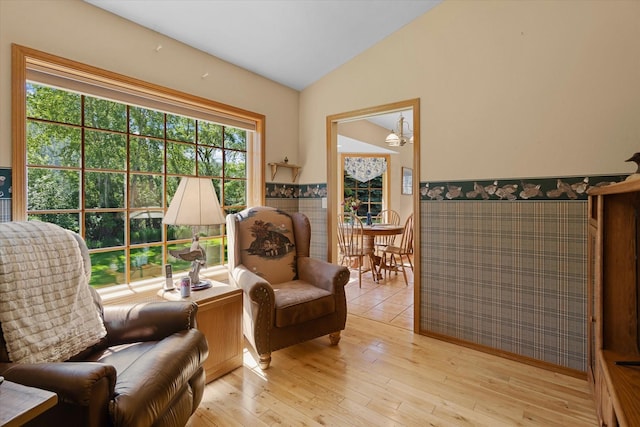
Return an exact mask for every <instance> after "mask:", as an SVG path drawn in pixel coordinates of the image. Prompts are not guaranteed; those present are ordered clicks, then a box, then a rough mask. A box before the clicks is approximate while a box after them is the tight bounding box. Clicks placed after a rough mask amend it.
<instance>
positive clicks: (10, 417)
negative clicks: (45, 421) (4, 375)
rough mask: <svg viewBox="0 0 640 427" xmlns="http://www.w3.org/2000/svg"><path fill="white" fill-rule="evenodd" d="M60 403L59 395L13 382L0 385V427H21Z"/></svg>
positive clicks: (4, 382)
mask: <svg viewBox="0 0 640 427" xmlns="http://www.w3.org/2000/svg"><path fill="white" fill-rule="evenodd" d="M57 403H58V395H57V394H55V393H53V392H50V391H47V390H41V389H39V388H34V387H27V386H24V385H22V384H18V383H14V382H11V381H6V380H5V381H3V382H2V384H0V426H2V427H13V426H21V425H23V424H25V423H26V422H28V421H31V420H32V419H34V418H35V417H37V416H38V415H40V414H42V413H43V412H44V411H46V410H47V409H49V408H53V407H54V406H55V405H56V404H57Z"/></svg>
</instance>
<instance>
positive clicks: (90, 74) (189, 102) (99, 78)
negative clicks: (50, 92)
mask: <svg viewBox="0 0 640 427" xmlns="http://www.w3.org/2000/svg"><path fill="white" fill-rule="evenodd" d="M11 58H12V64H11V68H12V70H11V71H12V75H11V96H12V100H11V107H12V117H11V124H12V188H13V192H12V220H13V221H25V220H26V219H27V195H26V190H27V166H26V165H27V152H26V147H27V141H26V134H27V132H26V117H27V111H26V96H27V94H26V81H27V78H28V77H27V76H28V73H29V72H30V70H31V71H37V72H39V73H42V72H44V71H47V70H48V72H50V73H52V74H53V75H56V74H57V73H60V75H64V76H65V78H66V79H74V78H76V79H77V81H78V82H83V84H89V83H91V84H93V85H95V86H96V87H100V86H104V87H105V88H111V89H114V88H121V89H122V90H123V91H124V92H126V93H130V94H136V95H137V96H140V97H145V96H146V97H149V98H150V99H153V100H155V101H162V102H164V103H165V104H166V105H175V106H176V108H175V109H172V111H170V112H171V113H176V112H179V111H184V108H187V107H188V108H191V109H192V110H193V111H197V110H200V111H202V112H207V111H208V112H213V113H217V114H219V117H224V116H227V117H230V118H237V119H238V120H239V122H244V123H245V124H247V123H253V126H254V127H255V133H253V134H252V135H253V137H252V138H247V157H248V161H247V189H248V194H247V204H248V205H261V204H264V197H265V195H264V193H265V185H264V149H265V129H266V124H265V122H266V119H265V116H264V115H262V114H258V113H254V112H251V111H247V110H243V109H240V108H237V107H233V106H229V105H226V104H222V103H219V102H215V101H211V100H209V99H205V98H201V97H198V96H195V95H191V94H187V93H184V92H180V91H177V90H174V89H170V88H166V87H163V86H159V85H156V84H153V83H149V82H145V81H142V80H138V79H135V78H132V77H128V76H124V75H122V74H118V73H115V72H111V71H107V70H103V69H101V68H97V67H93V66H90V65H86V64H82V63H80V62H76V61H72V60H69V59H65V58H62V57H59V56H55V55H52V54H49V53H46V52H41V51H38V50H35V49H31V48H28V47H25V46H20V45H17V44H12V45H11ZM178 114H179V113H178ZM201 117H202V118H205V119H206V117H207V116H201ZM209 117H210V116H209ZM239 122H236V123H239ZM229 123H230V122H227V124H229Z"/></svg>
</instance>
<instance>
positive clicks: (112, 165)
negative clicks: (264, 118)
mask: <svg viewBox="0 0 640 427" xmlns="http://www.w3.org/2000/svg"><path fill="white" fill-rule="evenodd" d="M26 107H27V117H28V119H27V179H28V188H27V214H28V218H29V219H30V220H40V221H46V222H52V223H55V224H58V225H60V226H62V227H63V228H66V229H69V230H72V231H75V232H78V233H80V234H81V235H82V236H83V237H84V239H85V241H86V242H87V246H88V247H89V249H90V252H91V261H92V277H91V284H92V285H94V286H109V285H114V284H120V283H127V281H135V280H141V279H148V278H151V277H160V276H162V275H163V268H162V267H163V264H165V263H170V264H172V265H173V268H174V271H176V272H179V271H183V270H186V269H188V268H189V263H186V262H184V261H181V260H176V259H173V258H172V257H170V256H168V252H167V249H168V248H171V249H175V248H178V247H184V246H188V245H189V244H190V238H191V233H192V231H191V227H187V226H167V227H165V226H164V225H163V224H162V218H163V215H164V210H165V209H166V207H167V206H168V205H169V203H170V202H171V198H172V196H173V194H174V193H175V191H176V189H177V187H178V183H179V181H180V178H181V177H186V176H202V177H209V178H211V180H212V182H213V184H214V187H215V189H216V192H217V194H218V197H219V199H220V201H221V204H222V206H223V209H224V210H225V211H226V212H227V213H230V212H237V211H239V210H241V209H243V208H244V207H246V178H247V175H246V162H247V133H246V131H244V130H241V129H235V128H230V127H226V126H222V125H219V124H215V123H211V122H205V121H201V120H197V119H194V118H189V117H184V116H179V115H174V114H169V113H164V112H161V111H155V110H151V109H147V108H143V107H138V106H128V105H125V104H122V103H119V102H116V101H111V100H106V99H100V98H95V97H91V96H88V95H82V94H78V93H74V92H69V91H65V90H62V89H57V88H52V87H48V86H44V85H40V84H37V83H32V82H29V83H27V106H26ZM223 233H224V229H223V227H222V226H216V227H204V228H203V229H202V230H198V234H199V235H200V236H201V240H200V241H201V244H202V245H203V246H204V247H205V250H206V252H207V265H216V264H222V263H223V262H224V259H225V253H224V245H223V239H224V235H223Z"/></svg>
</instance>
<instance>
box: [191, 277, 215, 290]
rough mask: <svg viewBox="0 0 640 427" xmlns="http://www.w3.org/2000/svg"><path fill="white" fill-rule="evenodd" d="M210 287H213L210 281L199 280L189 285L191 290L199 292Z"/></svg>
mask: <svg viewBox="0 0 640 427" xmlns="http://www.w3.org/2000/svg"><path fill="white" fill-rule="evenodd" d="M211 286H213V284H212V283H211V281H210V280H206V279H200V282H198V283H192V284H191V290H192V291H201V290H203V289H209V288H210V287H211Z"/></svg>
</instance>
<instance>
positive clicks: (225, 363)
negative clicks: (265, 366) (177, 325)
mask: <svg viewBox="0 0 640 427" xmlns="http://www.w3.org/2000/svg"><path fill="white" fill-rule="evenodd" d="M212 283H213V286H212V287H211V288H209V289H204V290H201V291H192V292H191V296H190V297H188V298H181V297H180V292H178V291H171V292H163V291H162V290H161V291H160V292H159V293H158V294H159V295H161V296H162V297H163V298H165V299H168V300H173V301H193V302H195V303H196V304H198V313H197V314H196V323H197V327H198V329H199V330H200V331H202V333H203V334H204V336H205V337H206V338H207V343H208V344H209V357H208V358H207V360H206V361H205V362H204V369H205V373H206V376H207V380H206V381H207V383H208V382H211V381H213V380H214V379H216V378H218V377H220V376H222V375H224V374H226V373H228V372H231V371H232V370H234V369H235V368H237V367H239V366H242V351H243V346H244V336H243V334H242V290H241V289H238V288H236V287H234V286H229V285H226V284H224V283H220V282H216V281H212Z"/></svg>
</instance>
